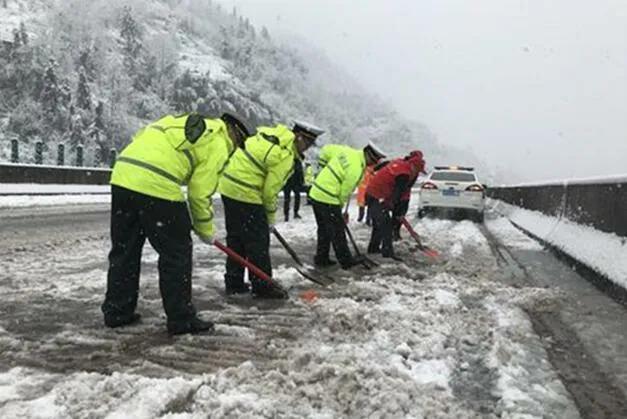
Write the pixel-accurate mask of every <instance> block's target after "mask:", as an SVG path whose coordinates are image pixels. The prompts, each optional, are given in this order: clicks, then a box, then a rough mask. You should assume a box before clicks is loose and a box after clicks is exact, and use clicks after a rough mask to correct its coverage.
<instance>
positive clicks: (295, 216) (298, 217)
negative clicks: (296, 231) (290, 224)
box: [294, 212, 302, 220]
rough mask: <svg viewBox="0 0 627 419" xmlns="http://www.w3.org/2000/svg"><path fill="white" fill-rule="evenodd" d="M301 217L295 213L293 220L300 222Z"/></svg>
mask: <svg viewBox="0 0 627 419" xmlns="http://www.w3.org/2000/svg"><path fill="white" fill-rule="evenodd" d="M301 218H302V217H301V216H300V215H298V213H297V212H295V213H294V219H295V220H300V219H301Z"/></svg>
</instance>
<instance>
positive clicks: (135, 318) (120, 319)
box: [104, 313, 142, 329]
mask: <svg viewBox="0 0 627 419" xmlns="http://www.w3.org/2000/svg"><path fill="white" fill-rule="evenodd" d="M141 318H142V316H141V314H139V313H133V314H131V315H130V316H106V315H105V318H104V322H105V325H106V326H107V327H110V328H112V329H113V328H116V327H121V326H128V325H131V324H135V323H138V322H139V321H140V320H141Z"/></svg>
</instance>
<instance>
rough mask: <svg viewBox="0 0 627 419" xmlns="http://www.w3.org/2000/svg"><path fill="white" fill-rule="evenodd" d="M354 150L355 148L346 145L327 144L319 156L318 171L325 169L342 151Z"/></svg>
mask: <svg viewBox="0 0 627 419" xmlns="http://www.w3.org/2000/svg"><path fill="white" fill-rule="evenodd" d="M346 150H353V148H351V147H349V146H347V145H344V144H327V145H325V146H324V147H322V149H321V150H320V154H318V170H322V169H324V166H326V165H327V164H328V163H329V161H331V159H332V158H333V157H334V156H335V155H336V154H338V153H339V152H341V151H346Z"/></svg>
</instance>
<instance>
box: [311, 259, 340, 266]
mask: <svg viewBox="0 0 627 419" xmlns="http://www.w3.org/2000/svg"><path fill="white" fill-rule="evenodd" d="M314 265H316V267H318V268H328V267H330V266H334V265H337V262H336V261H334V260H333V259H329V258H327V259H322V260H318V259H316V258H314Z"/></svg>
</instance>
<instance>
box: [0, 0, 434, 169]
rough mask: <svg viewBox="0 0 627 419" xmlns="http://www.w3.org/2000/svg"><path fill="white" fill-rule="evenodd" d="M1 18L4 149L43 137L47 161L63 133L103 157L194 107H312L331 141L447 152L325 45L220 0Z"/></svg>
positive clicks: (74, 0) (113, 2)
mask: <svg viewBox="0 0 627 419" xmlns="http://www.w3.org/2000/svg"><path fill="white" fill-rule="evenodd" d="M0 27H1V28H2V32H1V33H0V36H1V39H2V40H3V43H4V48H3V49H2V50H0V64H1V67H2V71H1V72H0V92H1V95H0V96H1V97H2V101H0V144H1V147H0V161H7V160H9V159H10V141H11V139H18V140H19V142H20V150H19V152H20V161H24V162H32V161H34V143H35V142H36V141H42V142H43V143H44V150H43V154H44V159H43V160H44V163H46V162H50V163H54V161H55V159H56V155H57V145H58V144H60V143H62V144H64V145H65V147H66V153H69V155H72V153H73V152H74V150H75V148H76V146H77V145H79V144H82V145H84V146H85V149H86V153H85V164H87V165H91V164H94V165H97V164H100V162H105V161H106V159H107V157H108V153H109V150H110V148H112V147H113V148H117V149H120V148H121V147H123V145H124V144H125V143H126V142H127V141H128V139H129V138H130V136H131V135H132V133H133V132H134V131H135V130H136V129H138V127H140V126H141V125H142V124H143V123H145V122H146V121H149V120H151V119H153V118H157V117H159V116H160V115H162V114H164V113H167V112H181V111H189V110H193V109H195V110H199V111H203V112H208V113H214V114H216V113H219V112H221V111H222V110H226V109H231V110H235V111H237V112H239V113H241V114H243V115H246V116H247V117H248V118H250V119H251V122H252V123H254V124H264V123H275V122H289V121H290V120H291V119H294V118H300V119H307V120H311V121H314V122H315V123H317V124H319V125H321V126H323V127H325V128H327V129H328V131H329V134H327V135H326V136H325V138H324V141H325V142H330V141H333V142H347V143H350V144H354V145H361V144H364V143H365V142H367V141H368V140H376V141H378V142H379V143H381V145H382V147H383V148H385V149H386V150H389V152H390V153H397V154H400V153H403V152H405V151H407V150H408V149H409V148H412V147H420V148H422V149H423V150H425V151H426V153H427V158H429V155H430V153H431V156H434V153H435V155H444V154H445V153H443V151H442V150H443V149H442V148H441V147H438V146H437V144H436V142H435V139H434V136H433V134H431V133H430V132H429V131H428V129H426V127H424V126H421V125H410V124H408V123H406V122H404V121H402V120H401V119H400V118H399V117H398V115H397V114H396V113H395V112H394V111H393V110H391V109H390V108H389V107H388V106H387V105H385V104H384V103H383V102H382V101H380V100H378V99H377V98H375V97H373V96H370V95H368V94H366V93H365V92H364V91H363V90H362V89H361V88H360V87H359V86H358V85H357V84H356V83H352V82H350V77H349V76H347V75H346V74H344V73H342V72H341V71H340V70H338V69H337V68H335V67H334V65H333V63H331V62H330V61H329V60H328V59H326V58H325V57H324V55H323V54H322V53H320V52H319V51H315V52H312V53H303V50H304V51H308V47H307V45H302V44H301V45H299V48H298V50H296V49H294V48H292V47H288V46H285V45H283V44H281V43H280V42H278V41H275V40H273V38H272V36H271V30H270V31H269V30H268V29H267V28H255V27H253V26H252V25H251V24H250V23H249V21H248V19H247V18H246V17H244V16H240V15H239V14H238V12H237V11H236V10H228V11H227V10H224V8H223V7H222V6H221V5H220V4H219V3H218V2H217V1H215V0H213V1H212V0H196V1H185V0H133V1H132V2H129V1H123V0H94V1H89V2H85V1H82V0H63V1H61V0H57V1H55V0H37V1H27V0H3V1H2V2H0ZM270 29H271V28H270ZM312 51H313V50H312ZM416 126H417V127H418V129H415V127H416ZM66 160H67V161H70V157H69V156H68V157H66ZM431 161H433V160H431Z"/></svg>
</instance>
